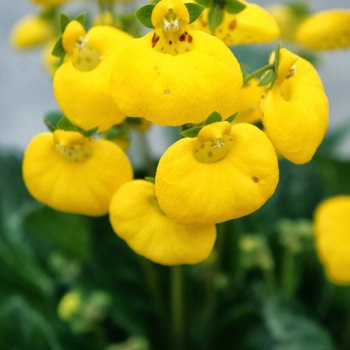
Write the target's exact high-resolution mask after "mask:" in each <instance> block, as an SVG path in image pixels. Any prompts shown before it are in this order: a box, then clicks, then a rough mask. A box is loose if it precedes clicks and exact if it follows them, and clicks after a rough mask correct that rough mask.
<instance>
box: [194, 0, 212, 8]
mask: <svg viewBox="0 0 350 350" xmlns="http://www.w3.org/2000/svg"><path fill="white" fill-rule="evenodd" d="M196 2H197V3H198V4H200V5H202V6H204V7H212V6H213V2H212V0H196Z"/></svg>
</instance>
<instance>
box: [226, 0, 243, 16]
mask: <svg viewBox="0 0 350 350" xmlns="http://www.w3.org/2000/svg"><path fill="white" fill-rule="evenodd" d="M246 7H247V6H246V5H245V4H243V3H242V2H240V1H237V0H226V5H225V10H226V11H227V12H229V13H233V14H236V13H239V12H241V11H243V10H244V9H245V8H246Z"/></svg>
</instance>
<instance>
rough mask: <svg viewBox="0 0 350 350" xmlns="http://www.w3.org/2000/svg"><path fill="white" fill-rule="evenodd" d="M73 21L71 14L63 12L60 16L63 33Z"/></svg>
mask: <svg viewBox="0 0 350 350" xmlns="http://www.w3.org/2000/svg"><path fill="white" fill-rule="evenodd" d="M71 21H72V19H71V18H70V17H69V16H67V15H66V14H64V13H61V16H60V27H61V33H62V34H63V32H64V31H65V29H66V27H67V25H68V23H69V22H71Z"/></svg>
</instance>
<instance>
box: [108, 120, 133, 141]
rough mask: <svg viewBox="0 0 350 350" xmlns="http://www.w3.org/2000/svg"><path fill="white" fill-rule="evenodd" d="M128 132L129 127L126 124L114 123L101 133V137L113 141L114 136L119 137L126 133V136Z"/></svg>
mask: <svg viewBox="0 0 350 350" xmlns="http://www.w3.org/2000/svg"><path fill="white" fill-rule="evenodd" d="M128 134H129V128H128V127H127V125H125V124H124V123H123V124H119V125H114V126H112V127H111V128H110V129H108V130H107V131H105V132H104V133H103V138H105V139H107V140H110V141H113V140H115V139H116V138H118V137H120V136H121V135H122V136H123V135H127V137H129V136H128Z"/></svg>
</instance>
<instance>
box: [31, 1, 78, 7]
mask: <svg viewBox="0 0 350 350" xmlns="http://www.w3.org/2000/svg"><path fill="white" fill-rule="evenodd" d="M30 1H31V2H32V3H33V4H38V5H42V6H57V5H62V4H64V3H66V2H73V1H74V0H30Z"/></svg>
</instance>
